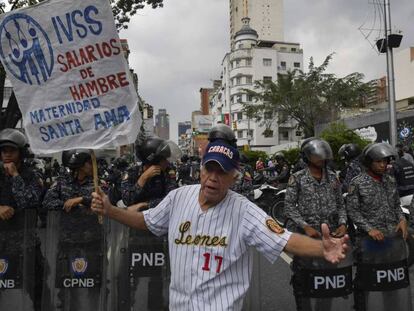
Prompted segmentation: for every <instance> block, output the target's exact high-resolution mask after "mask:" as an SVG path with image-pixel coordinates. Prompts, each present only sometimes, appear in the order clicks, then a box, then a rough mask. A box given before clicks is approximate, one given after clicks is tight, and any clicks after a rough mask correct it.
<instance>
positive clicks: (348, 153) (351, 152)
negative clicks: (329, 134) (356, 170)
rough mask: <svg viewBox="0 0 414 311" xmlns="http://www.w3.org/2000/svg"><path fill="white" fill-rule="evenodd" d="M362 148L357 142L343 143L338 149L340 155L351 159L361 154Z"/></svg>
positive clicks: (345, 158) (342, 157)
mask: <svg viewBox="0 0 414 311" xmlns="http://www.w3.org/2000/svg"><path fill="white" fill-rule="evenodd" d="M360 153H361V149H360V148H359V146H358V145H357V144H343V145H342V146H341V148H339V150H338V155H339V157H340V158H341V159H342V160H346V161H351V160H353V159H355V158H356V157H357V156H359V155H360Z"/></svg>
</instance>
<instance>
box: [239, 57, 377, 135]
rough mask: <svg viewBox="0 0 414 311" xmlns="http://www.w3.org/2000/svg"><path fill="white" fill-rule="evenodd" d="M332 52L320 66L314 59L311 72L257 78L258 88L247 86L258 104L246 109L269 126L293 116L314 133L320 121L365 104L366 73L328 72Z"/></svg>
mask: <svg viewBox="0 0 414 311" xmlns="http://www.w3.org/2000/svg"><path fill="white" fill-rule="evenodd" d="M332 55H333V54H330V55H328V56H327V57H326V58H325V60H324V62H323V63H322V64H321V65H320V66H315V64H314V62H313V58H312V57H311V58H310V61H309V66H308V72H303V71H302V70H294V71H288V72H287V73H286V74H278V75H277V80H276V81H275V82H273V81H268V80H263V81H255V90H253V91H252V90H248V89H245V90H244V91H245V92H247V93H248V94H249V95H251V96H252V97H253V99H254V101H255V102H256V103H252V104H251V103H250V104H249V103H247V104H243V106H244V108H243V110H244V111H245V112H249V113H250V114H253V115H254V116H255V118H256V120H258V121H262V123H264V124H265V125H266V127H267V128H270V125H271V124H272V123H273V122H278V123H283V122H285V121H286V120H287V119H289V118H292V119H294V120H296V121H297V122H298V127H299V128H300V129H301V130H303V131H304V135H305V137H310V136H314V127H315V125H316V124H319V123H323V122H328V121H330V120H332V119H334V118H335V116H336V114H338V112H340V111H341V110H342V109H344V108H347V107H356V106H359V105H361V104H362V103H363V100H362V99H363V98H365V96H366V94H367V92H368V91H369V86H368V85H367V84H365V83H363V82H362V79H363V78H364V76H363V74H361V73H358V72H354V73H351V74H349V75H347V76H345V77H343V78H337V77H336V76H335V75H334V74H329V73H326V69H327V67H328V65H329V62H330V61H331V59H332Z"/></svg>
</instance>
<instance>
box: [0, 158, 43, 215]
mask: <svg viewBox="0 0 414 311" xmlns="http://www.w3.org/2000/svg"><path fill="white" fill-rule="evenodd" d="M19 172H20V175H19V176H16V177H10V176H6V175H5V174H4V172H3V170H2V171H1V172H0V205H8V206H11V207H13V208H14V209H27V208H38V207H39V206H40V203H41V196H42V191H43V189H42V185H41V181H40V179H39V178H38V177H36V174H35V173H34V172H33V171H31V170H29V169H28V168H27V167H25V166H23V167H22V168H21V169H20V170H19Z"/></svg>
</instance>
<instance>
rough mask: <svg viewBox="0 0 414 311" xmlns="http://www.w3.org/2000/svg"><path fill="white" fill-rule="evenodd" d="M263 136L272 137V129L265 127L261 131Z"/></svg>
mask: <svg viewBox="0 0 414 311" xmlns="http://www.w3.org/2000/svg"><path fill="white" fill-rule="evenodd" d="M263 136H264V137H266V138H270V137H273V131H272V130H271V129H265V130H264V132H263Z"/></svg>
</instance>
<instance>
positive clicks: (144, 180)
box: [121, 137, 181, 207]
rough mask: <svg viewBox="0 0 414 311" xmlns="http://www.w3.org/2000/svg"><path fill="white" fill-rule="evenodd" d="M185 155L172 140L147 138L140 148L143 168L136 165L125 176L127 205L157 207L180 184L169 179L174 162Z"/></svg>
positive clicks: (137, 147)
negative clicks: (170, 167)
mask: <svg viewBox="0 0 414 311" xmlns="http://www.w3.org/2000/svg"><path fill="white" fill-rule="evenodd" d="M180 153H181V151H180V150H179V148H178V146H177V145H176V144H174V143H173V142H172V141H167V140H164V139H161V138H158V137H151V138H148V139H146V140H145V141H144V142H142V143H141V144H137V145H136V154H137V157H138V158H139V159H140V160H141V161H142V166H135V167H132V168H130V169H129V170H128V173H127V175H125V176H124V178H123V181H122V185H121V189H122V190H121V191H122V200H123V201H124V203H125V205H127V206H130V205H133V204H135V203H141V202H149V205H150V207H153V206H156V205H157V204H158V203H159V202H160V201H161V200H162V199H163V198H164V196H166V195H167V193H168V192H170V191H171V190H173V189H175V188H176V187H177V184H176V183H175V182H173V181H172V180H171V179H170V178H168V176H167V168H168V167H169V163H170V162H174V161H175V160H176V159H177V156H178V155H179V154H180Z"/></svg>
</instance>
